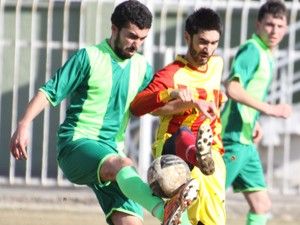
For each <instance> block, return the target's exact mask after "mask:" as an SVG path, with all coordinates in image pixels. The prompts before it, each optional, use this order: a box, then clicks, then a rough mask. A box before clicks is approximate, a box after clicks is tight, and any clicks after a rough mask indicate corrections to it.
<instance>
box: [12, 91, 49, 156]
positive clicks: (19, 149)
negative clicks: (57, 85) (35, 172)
mask: <svg viewBox="0 0 300 225" xmlns="http://www.w3.org/2000/svg"><path fill="white" fill-rule="evenodd" d="M48 105H49V101H48V100H47V98H46V95H45V94H44V93H43V92H41V91H38V93H37V94H36V95H35V96H34V97H33V98H32V100H31V101H30V102H29V104H28V106H27V109H26V111H25V114H24V116H23V117H22V119H21V120H20V121H19V123H18V126H17V129H16V131H15V132H14V134H13V136H12V137H11V140H10V152H11V154H12V155H13V156H14V157H15V158H16V159H27V151H26V146H27V145H28V140H29V133H28V127H29V125H30V123H31V122H32V121H33V119H34V118H35V117H36V116H37V115H38V114H40V112H42V111H43V110H44V108H45V107H46V106H48Z"/></svg>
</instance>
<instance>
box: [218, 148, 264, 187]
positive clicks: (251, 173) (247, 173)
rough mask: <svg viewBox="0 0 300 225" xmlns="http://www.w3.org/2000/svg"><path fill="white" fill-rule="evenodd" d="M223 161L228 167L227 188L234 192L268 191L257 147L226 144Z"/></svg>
mask: <svg viewBox="0 0 300 225" xmlns="http://www.w3.org/2000/svg"><path fill="white" fill-rule="evenodd" d="M224 148H225V154H224V155H223V159H224V162H225V165H226V188H228V187H229V186H231V185H232V187H233V190H234V192H250V191H259V190H264V189H266V183H265V178H264V173H263V168H262V165H261V160H260V157H259V154H258V151H257V149H256V147H255V145H243V144H238V143H224Z"/></svg>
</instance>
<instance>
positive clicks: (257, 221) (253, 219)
mask: <svg viewBox="0 0 300 225" xmlns="http://www.w3.org/2000/svg"><path fill="white" fill-rule="evenodd" d="M267 220H268V217H267V215H266V214H256V213H252V212H248V214H247V222H246V225H265V224H267Z"/></svg>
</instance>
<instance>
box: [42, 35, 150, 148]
mask: <svg viewBox="0 0 300 225" xmlns="http://www.w3.org/2000/svg"><path fill="white" fill-rule="evenodd" d="M152 77H153V72H152V68H151V66H150V65H149V64H148V63H147V61H146V59H145V58H144V57H143V56H142V55H140V54H138V53H136V54H135V55H134V56H132V57H131V58H130V59H125V60H123V59H120V58H119V57H118V56H117V55H116V54H115V52H114V51H113V50H112V49H111V47H110V46H109V44H108V41H107V40H104V41H103V42H101V43H100V44H99V45H95V46H89V47H87V48H84V49H81V50H79V51H77V53H76V54H74V55H73V56H72V57H71V58H70V59H69V60H68V61H67V62H66V63H65V65H64V66H63V67H61V68H60V69H59V70H58V71H57V72H56V74H55V75H54V76H53V78H52V79H51V80H49V81H48V82H47V83H46V84H45V85H44V86H43V87H41V88H40V90H41V91H42V92H44V93H45V94H46V96H47V98H48V100H49V101H50V102H51V104H52V105H53V106H56V105H58V104H59V103H60V102H61V101H62V100H63V99H64V98H66V97H67V96H69V97H70V104H69V107H68V109H67V112H66V118H65V121H64V122H63V123H62V124H61V125H60V127H59V129H58V149H59V150H60V149H62V148H63V147H64V146H65V145H66V144H67V143H68V142H69V141H74V140H77V139H80V138H88V139H92V140H97V141H100V142H105V143H106V144H108V145H110V146H112V147H113V148H117V149H118V150H121V149H123V147H124V136H125V135H124V134H125V130H126V126H127V123H128V120H129V105H130V102H131V101H132V100H133V98H134V97H135V95H136V94H137V93H138V92H139V91H141V90H142V89H144V88H145V87H146V86H147V85H148V84H149V82H150V81H151V80H152Z"/></svg>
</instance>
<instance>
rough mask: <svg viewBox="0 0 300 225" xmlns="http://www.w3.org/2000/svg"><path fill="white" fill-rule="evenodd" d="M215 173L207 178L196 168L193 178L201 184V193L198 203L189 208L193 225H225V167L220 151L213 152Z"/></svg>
mask: <svg viewBox="0 0 300 225" xmlns="http://www.w3.org/2000/svg"><path fill="white" fill-rule="evenodd" d="M212 156H213V160H214V162H215V172H214V173H213V174H212V175H210V176H205V175H203V174H202V173H201V171H200V170H199V169H198V168H197V167H194V169H193V170H192V174H191V175H192V177H193V178H195V179H197V180H198V182H199V193H198V197H197V199H196V201H195V202H194V203H193V204H192V205H191V206H190V207H189V209H188V214H189V218H190V220H191V223H192V224H193V225H197V224H198V222H199V221H200V222H201V223H203V224H210V225H225V222H226V211H225V165H224V161H223V159H222V156H221V155H220V153H219V152H218V151H215V150H212Z"/></svg>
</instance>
